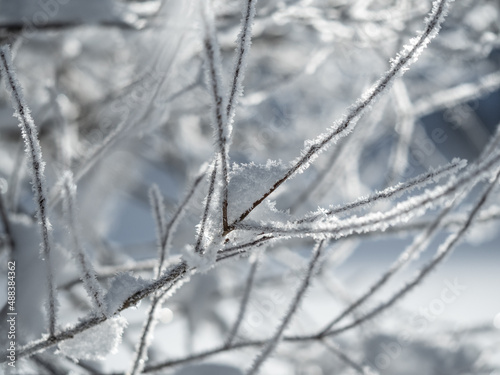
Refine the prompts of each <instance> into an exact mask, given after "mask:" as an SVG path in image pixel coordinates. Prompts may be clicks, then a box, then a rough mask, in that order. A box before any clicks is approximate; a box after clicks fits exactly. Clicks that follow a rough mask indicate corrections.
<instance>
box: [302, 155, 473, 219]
mask: <svg viewBox="0 0 500 375" xmlns="http://www.w3.org/2000/svg"><path fill="white" fill-rule="evenodd" d="M466 164H467V162H466V161H465V160H460V159H454V160H452V162H451V163H449V164H446V165H445V166H442V167H439V168H437V169H435V170H433V169H431V170H430V171H428V172H426V173H422V174H421V175H418V176H416V177H414V178H412V179H409V180H408V181H405V182H402V183H399V184H397V185H394V186H390V187H388V188H386V189H384V190H381V191H378V192H375V193H373V194H371V195H369V196H367V197H362V198H359V199H357V200H355V201H353V202H351V203H348V204H345V205H341V206H338V207H335V208H332V209H329V210H328V211H326V212H325V213H320V214H316V215H311V216H307V217H306V218H304V219H300V220H298V221H297V223H299V224H300V223H303V222H313V221H314V220H316V219H317V218H320V217H322V216H329V215H335V214H342V213H345V212H348V211H351V210H353V209H357V208H360V207H363V206H367V205H373V204H374V203H376V202H377V201H378V200H380V199H388V198H393V197H397V196H398V195H400V194H402V193H408V192H410V191H412V190H413V189H421V188H423V187H425V186H426V185H428V184H430V183H432V182H436V181H437V180H438V179H440V178H443V177H445V176H447V175H449V174H453V173H456V172H457V171H458V170H460V169H462V168H464V167H465V166H466Z"/></svg>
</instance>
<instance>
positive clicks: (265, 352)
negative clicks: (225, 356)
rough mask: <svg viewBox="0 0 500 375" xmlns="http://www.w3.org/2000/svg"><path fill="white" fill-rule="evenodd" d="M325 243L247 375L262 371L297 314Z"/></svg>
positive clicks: (318, 250)
mask: <svg viewBox="0 0 500 375" xmlns="http://www.w3.org/2000/svg"><path fill="white" fill-rule="evenodd" d="M323 244H324V241H321V242H319V243H318V244H317V245H316V247H315V249H314V251H313V254H312V256H311V260H310V262H309V265H308V267H307V271H306V274H305V277H304V279H303V281H302V283H301V285H300V287H299V289H298V290H297V293H296V294H295V296H294V298H293V300H292V303H291V304H290V307H289V308H288V311H287V312H286V314H285V316H284V317H283V319H282V321H281V323H280V325H279V326H278V329H277V330H276V333H275V334H274V335H273V337H272V338H271V339H269V340H268V342H267V343H266V345H265V347H264V348H263V349H262V351H261V352H260V354H259V355H258V356H257V358H256V359H255V361H254V362H253V364H252V366H251V367H250V369H249V370H248V372H247V375H255V374H257V373H258V372H259V371H260V367H261V366H262V364H263V363H264V362H265V361H266V359H267V358H268V357H269V355H270V354H271V353H272V352H273V351H274V348H276V346H277V345H278V343H279V342H280V340H281V337H282V335H283V332H284V330H285V328H286V327H287V326H288V323H290V321H291V319H292V316H293V315H294V314H295V312H296V311H297V308H298V306H299V304H300V302H301V301H302V297H303V296H304V293H305V291H306V290H307V288H308V287H309V284H310V281H311V278H312V276H313V274H314V268H315V265H316V263H317V261H318V259H319V257H320V255H321V251H322V249H323Z"/></svg>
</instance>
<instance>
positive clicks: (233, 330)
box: [226, 258, 259, 347]
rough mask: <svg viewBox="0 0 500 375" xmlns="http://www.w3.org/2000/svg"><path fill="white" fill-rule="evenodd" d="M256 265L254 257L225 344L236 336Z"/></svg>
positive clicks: (230, 342)
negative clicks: (236, 314)
mask: <svg viewBox="0 0 500 375" xmlns="http://www.w3.org/2000/svg"><path fill="white" fill-rule="evenodd" d="M258 265H259V259H258V258H256V259H254V260H253V263H252V265H251V267H250V272H249V273H248V278H247V281H246V283H245V290H244V292H243V298H242V299H241V303H240V309H239V311H238V317H237V318H236V322H234V325H233V328H231V331H230V332H229V335H228V336H227V339H226V346H228V347H229V346H231V344H232V343H233V341H234V338H235V337H236V333H238V329H239V328H240V325H241V322H242V321H243V318H244V316H245V312H246V310H247V306H248V301H249V299H250V292H251V290H252V286H253V282H254V279H255V273H256V271H257V267H258Z"/></svg>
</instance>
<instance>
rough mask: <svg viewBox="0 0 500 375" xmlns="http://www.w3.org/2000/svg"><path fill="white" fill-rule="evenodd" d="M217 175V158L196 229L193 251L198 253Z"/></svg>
mask: <svg viewBox="0 0 500 375" xmlns="http://www.w3.org/2000/svg"><path fill="white" fill-rule="evenodd" d="M216 177H217V158H215V159H214V161H213V167H212V173H211V174H210V184H209V186H208V193H207V198H206V200H205V209H204V211H203V217H202V219H201V224H200V228H199V230H198V237H197V239H196V245H195V248H194V251H195V252H197V253H198V254H203V249H202V246H201V242H202V241H203V236H204V235H205V225H206V223H207V219H208V212H209V211H210V203H211V202H212V196H213V194H214V186H215V178H216Z"/></svg>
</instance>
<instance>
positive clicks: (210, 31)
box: [203, 4, 231, 231]
mask: <svg viewBox="0 0 500 375" xmlns="http://www.w3.org/2000/svg"><path fill="white" fill-rule="evenodd" d="M213 18H214V16H213V14H212V11H211V9H210V8H209V6H208V5H206V4H204V5H203V20H204V26H205V30H204V31H205V35H204V40H203V47H204V54H205V66H206V79H207V83H208V88H209V92H210V98H211V101H212V117H213V119H212V123H213V128H214V133H215V139H216V140H217V149H218V153H219V158H220V162H221V165H220V167H221V172H222V173H221V174H222V175H221V178H220V181H221V204H222V207H221V208H222V226H223V230H224V231H226V230H227V228H228V222H227V207H228V184H229V176H228V174H229V155H228V144H229V138H230V136H231V125H230V124H229V123H228V121H227V115H226V110H227V108H226V98H225V95H224V91H223V83H222V73H221V66H222V62H221V59H220V51H219V43H218V42H217V35H216V32H215V26H214V20H213Z"/></svg>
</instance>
